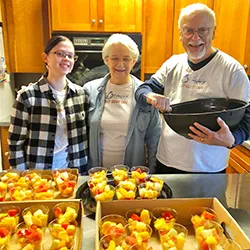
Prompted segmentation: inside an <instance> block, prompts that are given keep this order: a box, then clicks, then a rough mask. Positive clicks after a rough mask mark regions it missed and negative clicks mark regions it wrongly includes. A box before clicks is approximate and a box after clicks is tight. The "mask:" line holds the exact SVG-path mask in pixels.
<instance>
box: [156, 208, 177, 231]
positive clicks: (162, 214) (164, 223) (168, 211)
mask: <svg viewBox="0 0 250 250" xmlns="http://www.w3.org/2000/svg"><path fill="white" fill-rule="evenodd" d="M152 215H153V219H154V228H155V229H156V230H157V231H159V230H166V231H167V230H170V229H171V228H173V226H174V223H175V222H176V219H177V217H178V214H177V212H176V211H175V210H174V209H172V208H169V207H156V208H154V209H153V210H152Z"/></svg>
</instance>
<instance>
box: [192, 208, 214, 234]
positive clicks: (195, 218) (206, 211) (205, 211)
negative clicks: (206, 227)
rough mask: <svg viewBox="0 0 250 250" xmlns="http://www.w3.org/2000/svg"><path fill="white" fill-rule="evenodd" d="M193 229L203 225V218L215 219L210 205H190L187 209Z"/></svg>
mask: <svg viewBox="0 0 250 250" xmlns="http://www.w3.org/2000/svg"><path fill="white" fill-rule="evenodd" d="M189 213H190V215H191V216H192V217H191V222H192V224H193V227H194V229H196V228H197V227H200V226H203V224H204V221H205V220H212V221H217V215H216V213H215V211H214V210H213V209H212V208H210V207H192V208H191V209H190V210H189Z"/></svg>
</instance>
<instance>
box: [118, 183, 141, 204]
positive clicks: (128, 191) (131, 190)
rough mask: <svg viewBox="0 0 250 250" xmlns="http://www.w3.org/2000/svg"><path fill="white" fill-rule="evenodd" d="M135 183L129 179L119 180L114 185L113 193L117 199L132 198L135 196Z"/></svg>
mask: <svg viewBox="0 0 250 250" xmlns="http://www.w3.org/2000/svg"><path fill="white" fill-rule="evenodd" d="M136 190H137V187H136V184H135V183H133V182H131V181H129V180H125V181H121V182H120V183H119V184H118V185H117V186H116V187H115V194H116V197H117V199H118V200H134V199H135V198H136Z"/></svg>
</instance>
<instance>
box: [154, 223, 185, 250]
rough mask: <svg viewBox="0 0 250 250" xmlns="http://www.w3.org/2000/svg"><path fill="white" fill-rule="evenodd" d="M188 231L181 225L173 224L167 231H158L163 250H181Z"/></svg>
mask: <svg viewBox="0 0 250 250" xmlns="http://www.w3.org/2000/svg"><path fill="white" fill-rule="evenodd" d="M187 234H188V230H187V229H186V227H184V226H183V225H181V224H178V223H175V224H174V225H173V227H172V228H171V229H169V230H160V231H159V235H160V240H161V245H162V249H163V250H170V249H175V250H183V248H184V244H185V241H186V237H187Z"/></svg>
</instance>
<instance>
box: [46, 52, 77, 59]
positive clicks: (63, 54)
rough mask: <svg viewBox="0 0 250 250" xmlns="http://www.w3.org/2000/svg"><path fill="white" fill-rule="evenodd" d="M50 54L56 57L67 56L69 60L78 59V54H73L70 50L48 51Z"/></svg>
mask: <svg viewBox="0 0 250 250" xmlns="http://www.w3.org/2000/svg"><path fill="white" fill-rule="evenodd" d="M50 53H52V54H55V56H56V57H57V58H66V57H67V58H68V59H69V60H74V61H76V60H77V59H78V56H77V55H75V54H73V53H70V52H65V51H62V50H58V51H54V52H50Z"/></svg>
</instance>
